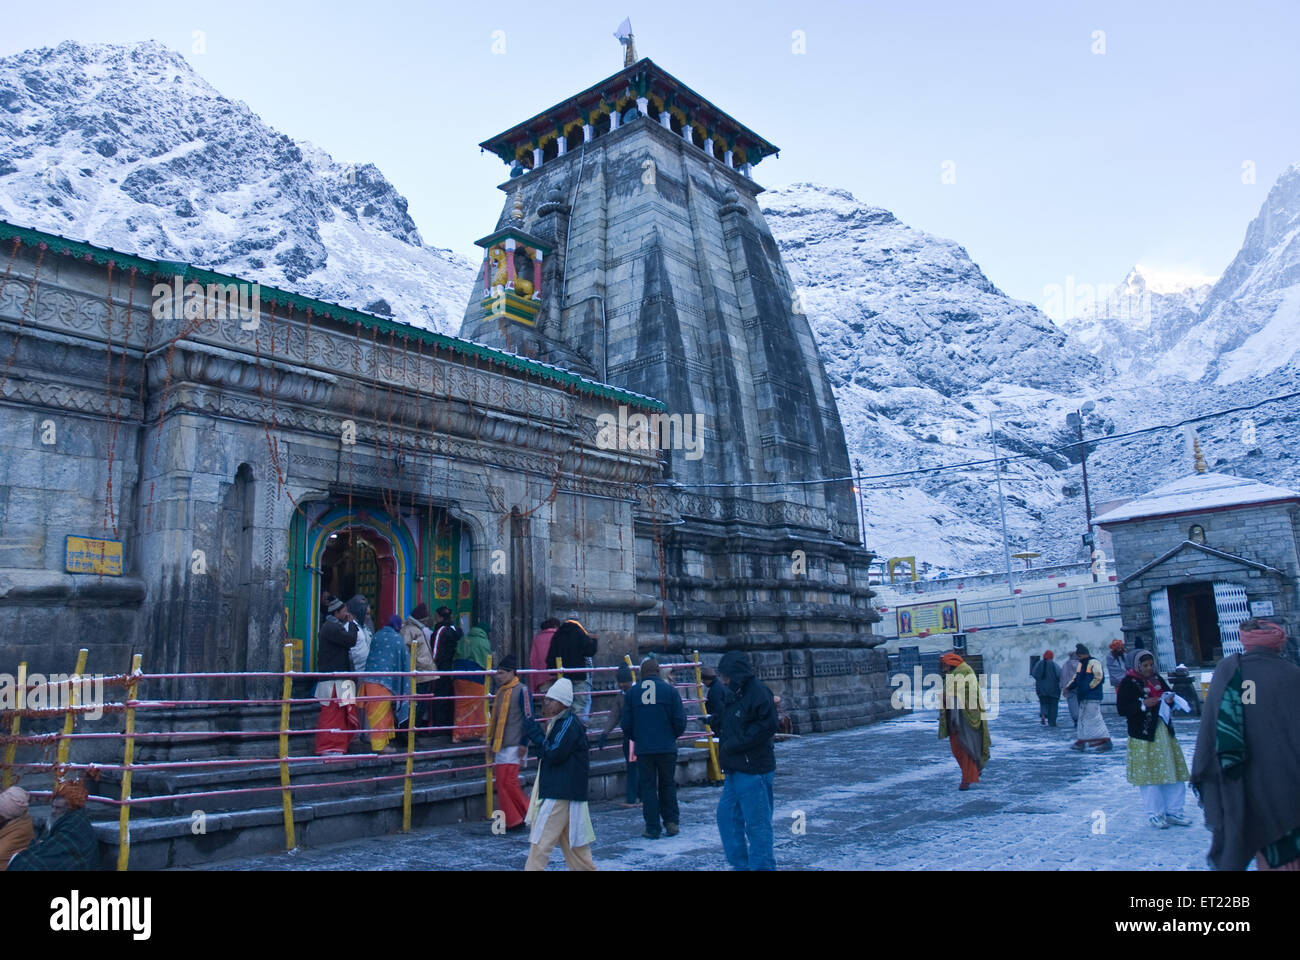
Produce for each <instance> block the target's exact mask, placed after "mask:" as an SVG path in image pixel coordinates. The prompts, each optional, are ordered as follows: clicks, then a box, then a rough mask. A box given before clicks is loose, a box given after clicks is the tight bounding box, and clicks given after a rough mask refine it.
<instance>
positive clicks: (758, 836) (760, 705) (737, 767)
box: [715, 650, 777, 870]
mask: <svg viewBox="0 0 1300 960" xmlns="http://www.w3.org/2000/svg"><path fill="white" fill-rule="evenodd" d="M718 675H719V676H721V677H722V682H723V683H725V684H726V685H727V702H726V705H725V706H724V707H723V711H722V720H721V728H720V729H718V728H716V727H715V729H717V730H718V741H719V743H718V753H719V756H718V762H719V763H720V764H721V766H722V769H723V772H725V773H726V775H727V779H726V782H725V783H724V784H723V785H722V797H721V798H720V799H719V800H718V834H719V835H720V836H721V838H722V849H723V851H724V852H725V853H726V855H727V862H728V863H729V864H731V865H732V867H734V868H735V869H737V870H775V869H776V855H775V853H774V852H773V848H772V845H773V837H772V809H773V798H772V781H773V780H774V779H775V776H776V753H775V751H774V750H773V749H772V738H773V737H774V736H775V735H776V728H777V717H776V704H774V703H773V702H772V691H771V690H769V689H768V688H767V687H766V686H765V685H764V684H763V683H761V682H759V680H758V678H757V677H755V676H754V670H753V668H752V667H751V666H750V664H749V657H748V656H746V655H745V654H744V653H742V652H741V651H739V650H732V651H730V652H729V653H726V654H724V655H723V657H722V662H721V663H719V664H718Z"/></svg>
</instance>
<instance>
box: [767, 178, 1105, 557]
mask: <svg viewBox="0 0 1300 960" xmlns="http://www.w3.org/2000/svg"><path fill="white" fill-rule="evenodd" d="M759 203H760V206H761V207H762V210H763V215H764V217H766V218H767V221H768V223H769V224H770V225H771V227H772V231H773V233H774V234H775V236H776V239H777V244H778V246H779V247H780V248H781V254H782V256H783V257H784V259H785V262H786V266H787V268H788V269H789V270H790V273H791V277H792V279H793V280H794V282H795V284H796V286H797V287H798V289H799V291H800V294H801V300H802V305H803V308H804V309H805V310H806V311H807V313H808V316H809V319H810V320H811V322H812V326H813V330H814V332H815V333H816V335H817V337H818V342H819V343H820V344H821V350H822V357H823V359H824V360H825V363H826V372H827V374H828V376H829V377H830V379H831V384H832V386H833V387H834V389H835V393H836V398H837V401H838V403H839V408H840V417H841V419H842V420H843V422H844V427H845V435H846V439H847V441H848V445H849V453H850V457H851V458H853V459H855V460H861V463H862V468H863V472H864V473H865V474H867V475H879V474H883V473H892V472H895V471H902V470H911V469H916V468H920V467H936V466H941V465H943V464H956V463H964V462H969V461H982V460H987V459H989V458H990V457H992V455H993V450H992V447H991V445H990V426H989V417H990V415H991V416H992V418H993V430H994V432H995V434H996V437H997V444H998V450H999V451H1000V453H1002V454H1004V455H1005V454H1007V453H1015V454H1025V455H1027V456H1028V457H1029V459H1027V460H1024V461H1020V462H1017V463H1015V464H1013V465H1009V466H1008V468H1007V470H1006V472H1005V474H1004V478H1003V486H1004V488H1005V494H1006V499H1007V523H1008V528H1009V534H1010V539H1011V540H1012V549H1013V550H1018V549H1022V548H1024V547H1026V546H1032V548H1033V549H1035V550H1038V551H1039V552H1041V553H1043V554H1044V557H1045V559H1055V560H1074V559H1080V558H1082V556H1083V553H1082V542H1081V540H1080V539H1079V536H1078V535H1076V532H1075V530H1074V528H1075V527H1077V528H1078V531H1077V533H1079V534H1081V533H1082V531H1083V519H1082V517H1083V506H1082V499H1083V498H1082V492H1081V487H1080V485H1079V470H1078V468H1077V462H1078V460H1077V457H1076V458H1075V460H1074V463H1075V464H1076V466H1074V467H1073V468H1072V467H1071V463H1070V461H1069V459H1068V458H1067V457H1066V456H1064V455H1061V454H1058V453H1051V452H1049V451H1050V450H1051V448H1053V447H1059V446H1061V445H1063V444H1066V443H1069V442H1070V441H1071V440H1073V439H1074V438H1073V437H1072V436H1071V435H1069V434H1068V433H1067V431H1066V427H1065V418H1066V415H1067V414H1069V413H1070V412H1072V411H1074V410H1075V409H1076V407H1078V406H1079V405H1080V404H1081V403H1082V402H1083V399H1084V398H1085V396H1087V395H1089V394H1088V393H1087V391H1088V390H1090V389H1092V388H1093V387H1094V386H1095V384H1096V383H1097V382H1098V381H1100V380H1102V379H1104V378H1105V377H1106V376H1108V373H1109V372H1108V370H1107V368H1106V366H1105V364H1104V363H1102V362H1101V361H1099V360H1098V359H1097V358H1095V357H1093V356H1091V355H1090V354H1089V353H1088V352H1087V350H1086V349H1084V347H1083V346H1082V345H1081V344H1079V343H1078V342H1076V341H1075V340H1074V339H1073V338H1072V337H1071V336H1069V335H1068V334H1067V333H1065V332H1064V331H1062V330H1061V329H1060V328H1058V327H1057V326H1056V325H1054V324H1053V323H1052V322H1051V320H1049V319H1048V317H1047V316H1046V315H1044V314H1043V313H1042V312H1041V311H1040V310H1039V309H1038V308H1037V307H1035V306H1033V305H1032V304H1028V303H1024V302H1022V301H1019V300H1013V299H1012V298H1010V297H1008V296H1007V295H1006V294H1004V293H1003V292H1002V291H1000V290H999V289H998V288H997V287H996V286H994V285H993V284H992V283H991V282H990V281H989V279H988V278H987V277H985V276H984V274H983V273H982V272H981V271H980V269H979V267H978V266H977V265H976V264H975V263H974V262H973V261H972V260H971V259H970V256H969V254H967V252H966V251H965V250H964V249H963V248H962V247H961V246H959V245H958V244H956V243H954V242H952V241H951V240H945V239H942V238H939V237H934V236H931V235H930V234H927V233H924V232H922V231H920V230H916V229H913V228H912V227H909V226H907V225H906V224H904V223H902V222H900V221H899V220H898V219H897V218H896V217H895V216H894V215H893V214H892V213H890V212H889V211H888V210H883V209H880V208H878V207H871V206H868V205H866V204H863V203H860V202H859V201H857V200H856V199H854V197H853V196H852V195H851V194H850V193H848V192H847V191H844V190H837V189H833V188H828V187H822V186H817V185H815V184H807V183H801V184H796V185H794V186H792V187H788V188H784V189H772V190H768V191H766V192H765V193H762V194H760V196H759ZM1111 429H1113V426H1112V425H1111V424H1110V423H1109V421H1108V420H1107V419H1106V417H1105V416H1104V415H1101V414H1100V413H1098V412H1097V411H1094V412H1093V414H1091V415H1090V417H1089V420H1088V430H1089V433H1090V434H1092V435H1096V434H1097V433H1103V432H1107V431H1108V430H1111ZM866 514H867V527H868V535H867V542H868V544H869V545H871V547H872V548H873V549H875V550H877V551H878V552H879V553H882V554H885V555H913V554H915V555H916V556H918V558H923V559H925V560H926V561H928V562H929V563H931V564H934V565H936V566H941V567H948V568H952V569H970V568H971V567H972V566H979V565H984V566H994V567H995V568H996V567H997V566H1000V559H999V558H1000V557H1001V556H1002V533H1001V525H1000V518H999V508H998V499H997V491H996V488H995V476H994V473H993V470H992V468H990V467H983V468H972V469H962V470H958V471H953V472H950V473H943V474H938V475H932V476H928V477H905V478H898V479H897V480H885V481H882V482H879V483H871V484H868V486H867V496H866Z"/></svg>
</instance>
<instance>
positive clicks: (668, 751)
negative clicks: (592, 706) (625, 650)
mask: <svg viewBox="0 0 1300 960" xmlns="http://www.w3.org/2000/svg"><path fill="white" fill-rule="evenodd" d="M623 697H624V700H623V735H624V736H625V737H627V738H628V739H629V740H631V741H632V742H633V744H635V749H636V763H637V779H638V780H640V782H641V813H642V814H643V815H644V817H645V832H644V833H642V834H641V836H643V837H648V838H650V839H651V840H658V839H659V836H660V832H659V821H660V818H661V817H662V819H663V830H664V832H665V833H667V834H668V836H670V837H672V836H676V835H677V824H678V822H679V814H678V809H677V738H678V737H680V736H681V735H682V734H683V733H685V732H686V708H685V707H684V706H682V698H681V694H679V693H678V692H677V691H676V689H674V688H673V687H672V686H671V685H670V684H668V683H666V682H664V680H663V679H662V678H660V676H659V664H658V663H657V662H656V661H655V660H653V659H650V658H647V659H646V660H645V661H644V662H642V664H641V682H640V683H638V684H636V685H635V686H633V687H632V688H631V689H630V690H628V691H627V693H625V694H624V695H623Z"/></svg>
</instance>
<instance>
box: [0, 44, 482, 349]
mask: <svg viewBox="0 0 1300 960" xmlns="http://www.w3.org/2000/svg"><path fill="white" fill-rule="evenodd" d="M0 217H2V218H4V219H6V220H9V221H11V222H13V223H18V224H21V225H24V226H32V227H36V228H38V229H42V230H48V231H50V232H53V233H59V234H63V235H66V236H70V237H73V238H75V239H79V240H88V241H90V242H92V243H98V244H102V245H104V246H110V247H114V248H117V249H120V250H123V251H127V252H135V253H139V254H142V255H144V256H152V257H159V258H162V259H168V260H184V261H187V262H190V263H194V264H196V265H199V266H204V267H209V268H212V269H217V270H222V271H225V272H228V273H233V274H237V275H239V276H241V277H247V278H249V279H254V280H259V281H261V282H263V283H267V284H271V285H274V286H284V287H288V288H290V289H292V290H294V291H297V292H299V293H303V294H305V295H307V296H312V297H316V298H319V299H322V300H328V301H332V302H336V303H341V304H344V305H346V306H350V307H355V308H358V309H363V310H369V311H371V312H373V313H378V314H383V315H388V316H394V317H396V318H398V319H401V320H404V321H407V322H411V323H415V324H417V325H420V326H425V327H430V328H433V329H436V330H440V331H443V332H449V331H454V329H455V328H456V326H457V324H458V323H459V321H460V315H461V312H462V311H463V310H464V305H465V299H466V297H467V296H468V289H469V285H470V283H471V282H472V274H473V269H474V268H473V266H472V265H471V264H469V263H468V262H467V261H466V260H465V259H464V258H463V257H460V256H458V255H456V254H454V253H452V252H451V251H449V250H439V249H436V248H433V247H427V246H425V245H424V243H423V242H422V240H421V239H420V234H419V231H418V230H416V227H415V223H414V222H413V221H412V220H411V218H410V216H409V215H408V214H407V212H406V200H405V199H404V198H403V197H402V196H401V195H400V194H399V193H398V192H397V191H396V190H395V189H393V186H392V184H390V183H389V182H388V181H387V180H385V179H384V177H383V175H382V174H381V173H380V172H379V171H378V170H377V169H376V168H375V167H374V166H372V165H369V164H365V165H362V166H347V165H344V164H341V163H337V162H335V161H334V160H332V159H331V158H330V157H329V156H328V155H327V154H326V153H325V152H323V151H321V150H319V149H317V148H315V147H313V146H312V145H311V144H309V143H306V142H303V141H297V142H296V141H294V140H291V139H290V138H289V137H287V136H285V135H283V134H281V133H278V132H277V131H275V130H273V129H272V128H270V127H269V126H267V125H266V124H265V123H263V122H262V120H261V119H260V118H259V117H258V116H257V115H256V114H254V113H253V112H252V111H251V110H249V108H248V107H247V106H246V105H245V104H243V103H240V102H236V101H231V100H228V99H226V98H225V97H223V96H221V94H220V93H219V92H218V91H217V90H215V89H214V88H213V87H212V86H210V85H209V84H208V83H207V82H206V81H204V80H203V79H202V78H201V77H199V76H198V74H196V73H195V72H194V71H193V70H192V69H191V67H190V66H189V64H188V63H187V62H186V61H185V59H184V58H183V57H182V56H181V55H180V54H178V53H175V52H173V51H171V50H169V49H168V48H166V47H164V46H163V45H162V44H159V43H156V42H153V41H149V42H144V43H137V44H132V45H130V46H120V45H114V44H84V45H83V44H79V43H72V42H68V43H61V44H59V45H58V46H57V47H55V48H54V49H52V50H51V49H48V48H47V49H40V50H30V51H27V52H25V53H21V54H17V55H15V56H11V57H6V58H3V59H0Z"/></svg>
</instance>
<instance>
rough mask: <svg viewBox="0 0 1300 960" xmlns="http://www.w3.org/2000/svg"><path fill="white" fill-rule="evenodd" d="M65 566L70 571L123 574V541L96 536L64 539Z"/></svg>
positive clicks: (103, 574) (69, 536)
mask: <svg viewBox="0 0 1300 960" xmlns="http://www.w3.org/2000/svg"><path fill="white" fill-rule="evenodd" d="M63 543H64V547H63V550H64V556H63V568H64V569H65V570H66V571H67V572H68V573H97V574H100V575H102V576H107V577H120V576H121V575H122V541H121V540H100V539H97V538H95V537H74V536H72V535H71V534H69V535H68V536H67V537H66V538H65V539H64V542H63Z"/></svg>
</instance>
